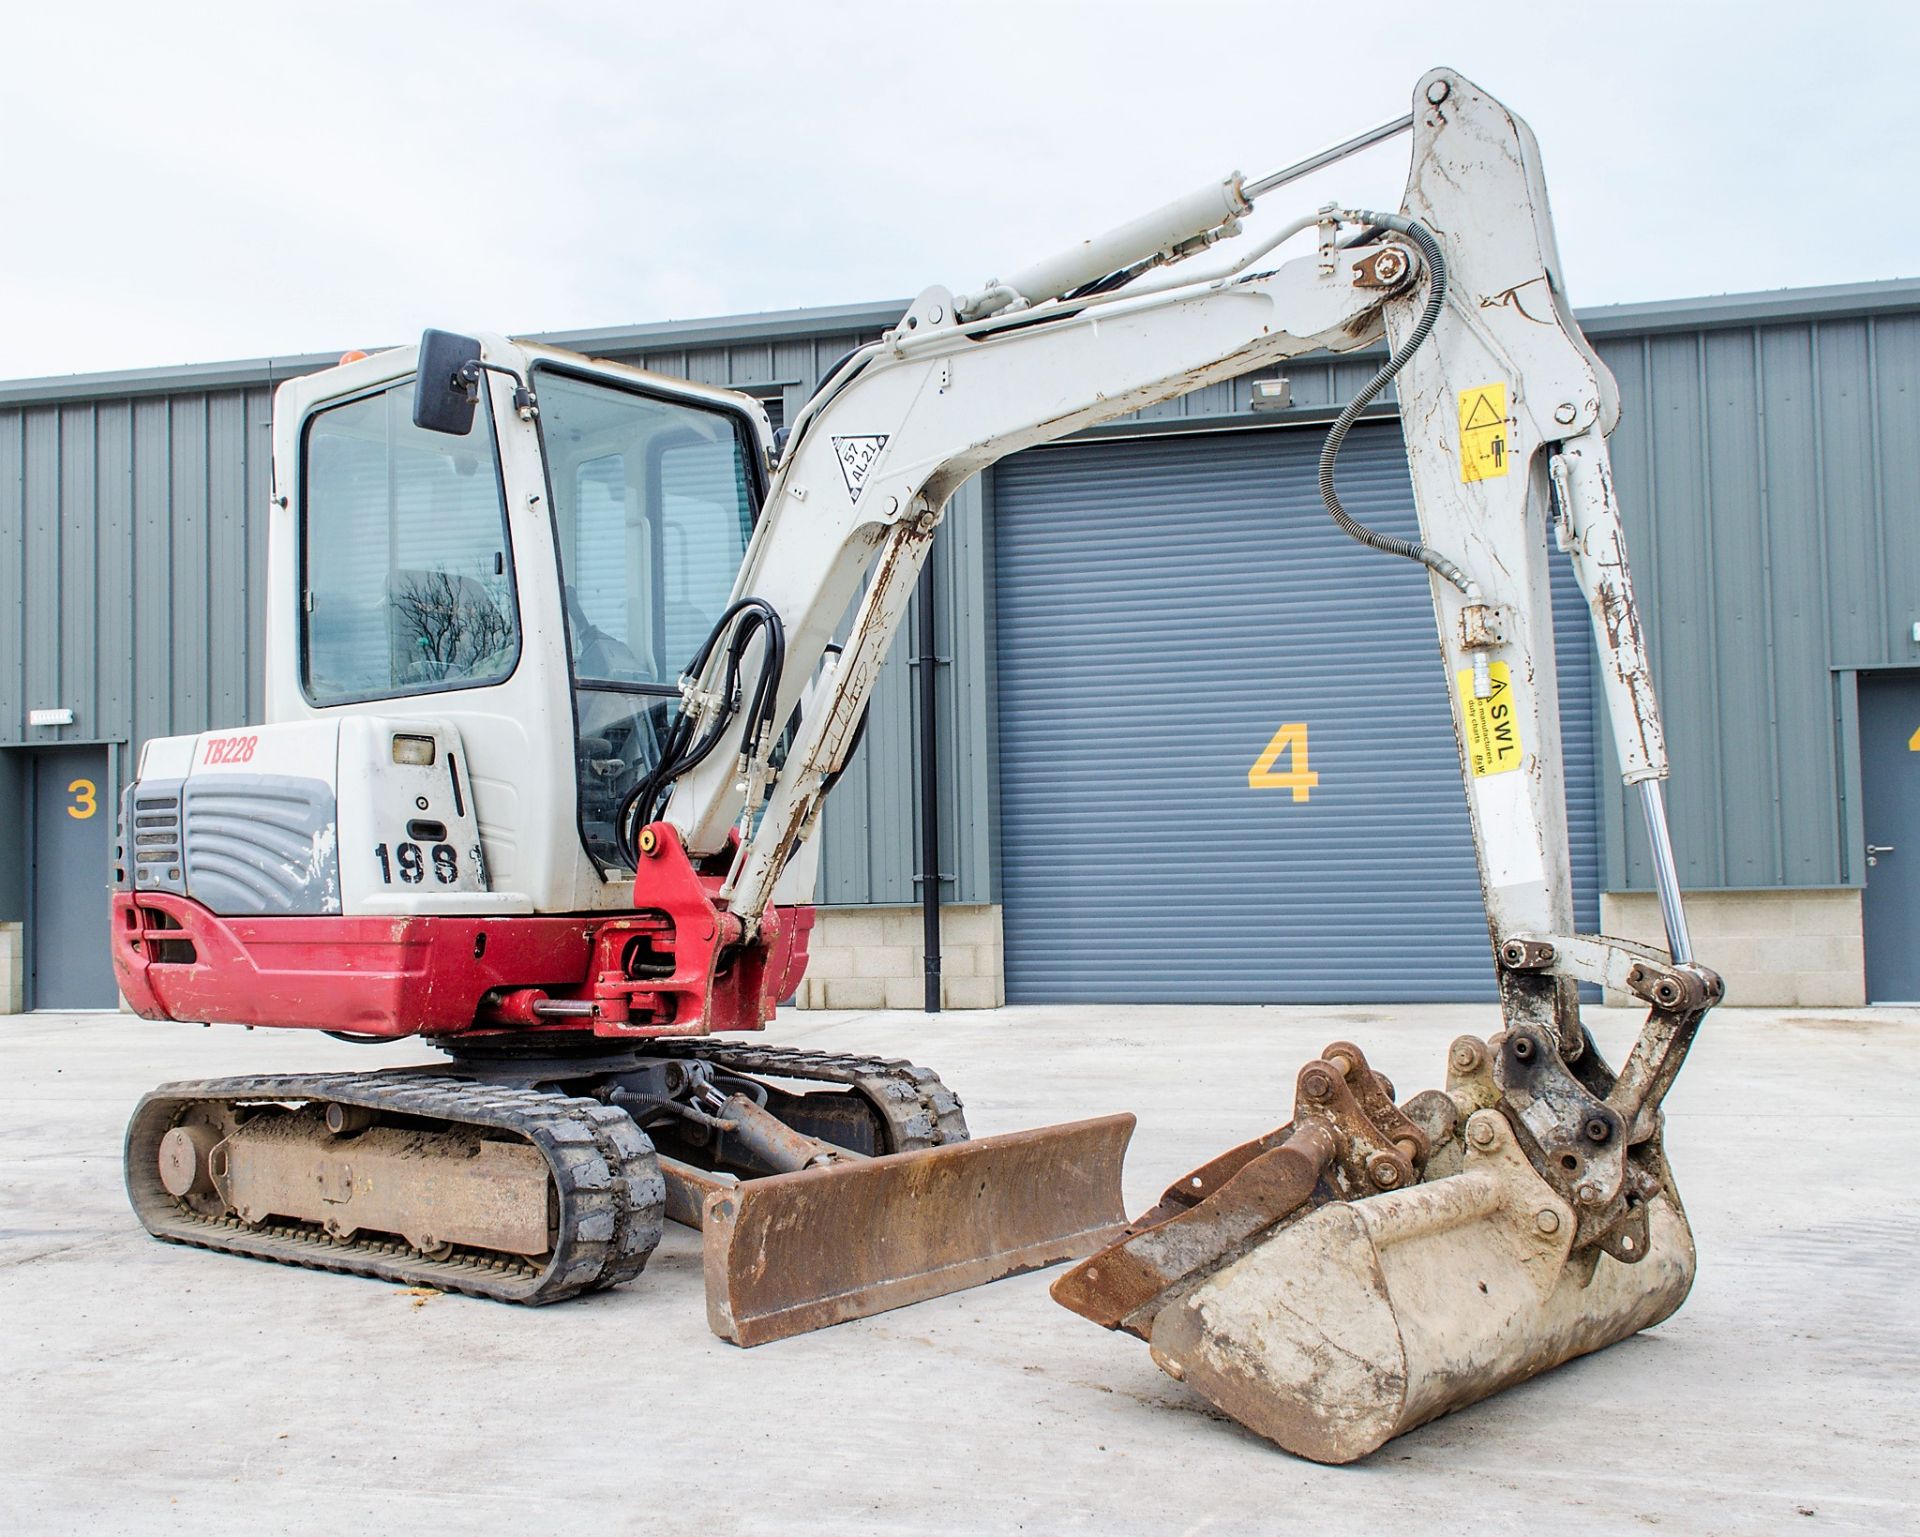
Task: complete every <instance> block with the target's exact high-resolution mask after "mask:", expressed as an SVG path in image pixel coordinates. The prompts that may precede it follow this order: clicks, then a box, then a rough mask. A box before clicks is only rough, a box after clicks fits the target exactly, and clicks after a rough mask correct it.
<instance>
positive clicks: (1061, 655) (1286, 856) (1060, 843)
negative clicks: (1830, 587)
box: [994, 422, 1599, 1003]
mask: <svg viewBox="0 0 1920 1537" xmlns="http://www.w3.org/2000/svg"><path fill="white" fill-rule="evenodd" d="M1319 451H1320V434H1319V433H1318V432H1316V431H1306V432H1301V431H1288V430H1278V431H1268V432H1243V433H1236V434H1232V435H1228V436H1200V437H1184V438H1175V439H1169V438H1150V439H1142V440H1138V441H1134V442H1128V443H1111V444H1108V443H1103V444H1097V445H1085V446H1071V447H1063V448H1053V449H1047V450H1039V451H1036V452H1033V453H1030V454H1025V455H1022V456H1020V457H1019V458H1017V459H1015V460H1011V461H1009V462H1007V463H1005V464H1003V465H1002V466H1000V468H999V470H998V472H997V476H996V500H997V504H998V505H997V513H998V521H997V526H996V528H995V531H994V537H995V549H996V584H995V603H996V606H997V615H998V640H999V648H1000V655H999V672H998V697H999V704H1000V711H999V714H1000V722H999V727H1000V738H999V740H1000V754H1001V757H1000V775H1001V777H1000V792H1001V793H1000V821H1001V826H1000V836H1001V851H1002V864H1001V884H1002V891H1003V894H1004V898H1005V902H1006V925H1005V932H1006V958H1007V959H1006V964H1007V990H1008V996H1009V998H1011V999H1014V1000H1015V1001H1019V1002H1122V1001H1137V1002H1156V1001H1158V1002H1177V1001H1183V1000H1186V1001H1195V1002H1288V1003H1295V1002H1297V1003H1312V1002H1356V1001H1368V1000H1372V1001H1382V1002H1385V1001H1394V1000H1409V999H1456V1000H1464V999H1483V998H1489V997H1491V996H1493V988H1494V972H1493V963H1492V956H1491V951H1490V949H1489V945H1488V939H1487V927H1486V916H1485V910H1484V907H1483V905H1482V903H1481V899H1480V889H1479V879H1478V873H1477V869H1476V866H1475V861H1474V856H1473V846H1472V840H1471V835H1470V833H1469V830H1468V821H1467V810H1466V800H1465V792H1464V790H1463V787H1462V784H1461V779H1460V771H1459V766H1458V758H1457V754H1456V750H1455V747H1454V737H1453V730H1452V725H1451V720H1450V716H1449V713H1448V704H1447V682H1446V678H1445V675H1444V672H1443V670H1442V667H1441V665H1440V662H1439V658H1438V648H1437V643H1436V640H1435V636H1434V628H1433V615H1432V605H1431V600H1430V598H1429V595H1428V584H1427V580H1426V577H1425V574H1424V572H1422V571H1421V570H1420V568H1418V567H1417V566H1414V565H1411V564H1410V563H1407V562H1401V561H1394V560H1391V559H1389V558H1387V557H1385V556H1382V555H1380V554H1378V553H1376V552H1373V551H1370V550H1366V549H1364V548H1362V547H1361V546H1359V545H1357V544H1355V543H1354V542H1353V541H1351V540H1350V539H1348V538H1347V537H1346V536H1345V535H1343V534H1342V533H1340V532H1339V530H1338V529H1337V528H1335V526H1334V525H1333V523H1332V522H1331V521H1330V520H1329V519H1328V518H1327V516H1326V514H1325V510H1324V509H1323V508H1322V506H1321V504H1320V498H1319V493H1318V489H1317V486H1316V473H1315V472H1316V465H1317V461H1318V457H1319ZM1341 489H1342V493H1343V496H1344V498H1345V500H1346V501H1347V504H1348V505H1349V507H1351V508H1352V509H1353V510H1354V511H1355V514H1356V516H1358V517H1360V518H1361V519H1362V520H1363V521H1365V522H1367V523H1369V524H1371V525H1372V526H1374V527H1377V528H1380V529H1382V530H1385V531H1388V532H1391V533H1395V534H1399V535H1403V536H1410V535H1413V534H1415V532H1416V524H1415V518H1414V512H1413V493H1412V487H1411V485H1410V483H1409V480H1408V473H1407V467H1406V459H1405V453H1404V450H1403V449H1402V447H1401V441H1400V434H1399V431H1398V429H1397V428H1396V427H1395V426H1393V425H1392V424H1391V423H1385V422H1381V423H1374V424H1367V425H1363V426H1361V427H1359V428H1357V429H1355V431H1354V433H1353V435H1352V436H1351V438H1350V439H1349V440H1348V445H1347V449H1346V452H1345V454H1344V456H1343V458H1342V461H1341ZM1554 588H1555V605H1556V615H1557V616H1558V618H1559V620H1560V622H1559V623H1558V624H1557V625H1556V632H1557V637H1558V638H1559V639H1560V641H1561V643H1562V649H1563V654H1562V656H1561V659H1560V671H1559V677H1560V683H1561V697H1562V705H1563V708H1562V714H1563V717H1564V718H1565V724H1566V735H1567V742H1566V747H1567V751H1568V753H1569V754H1570V755H1571V756H1572V757H1573V759H1574V762H1573V764H1572V767H1571V772H1570V773H1569V776H1568V779H1569V796H1568V799H1569V822H1570V828H1571V833H1572V836H1571V848H1570V854H1571V859H1572V871H1571V873H1572V876H1573V879H1574V883H1575V889H1576V892H1577V894H1578V900H1577V908H1578V911H1577V914H1576V922H1578V923H1580V924H1582V925H1583V926H1584V927H1586V928H1588V929H1589V930H1591V928H1592V927H1593V926H1594V924H1595V921H1596V918H1597V905H1598V903H1597V885H1598V864H1599V860H1598V834H1597V826H1596V823H1597V811H1596V807H1595V804H1594V784H1593V774H1592V727H1591V723H1590V712H1591V709H1592V699H1593V688H1592V667H1591V658H1592V648H1591V644H1590V642H1589V641H1588V639H1587V635H1586V633H1585V630H1584V628H1583V624H1582V618H1583V613H1582V610H1581V609H1580V608H1579V606H1578V594H1577V590H1576V589H1575V587H1574V585H1573V582H1572V575H1571V570H1570V569H1569V568H1567V567H1566V565H1565V563H1564V562H1562V563H1559V566H1558V568H1557V570H1556V576H1555V583H1554ZM1290 720H1295V721H1303V722H1305V723H1306V724H1307V727H1308V755H1309V760H1310V767H1311V769H1312V771H1313V772H1315V773H1317V774H1318V775H1319V784H1318V786H1317V787H1315V788H1313V789H1312V790H1311V791H1310V792H1309V799H1308V801H1307V802H1306V803H1305V804H1301V803H1298V802H1296V801H1294V800H1293V798H1292V796H1291V795H1290V794H1289V793H1288V792H1287V791H1286V790H1284V789H1262V790H1251V789H1249V788H1248V784H1247V776H1248V772H1249V768H1250V765H1251V764H1252V763H1253V761H1254V759H1255V758H1256V756H1257V755H1258V754H1259V753H1260V751H1261V749H1262V748H1263V747H1264V746H1265V745H1266V744H1267V741H1268V739H1269V737H1271V736H1272V735H1273V734H1274V732H1275V731H1276V730H1278V728H1279V727H1280V725H1281V724H1282V723H1283V722H1286V721H1290ZM1283 766H1284V765H1283Z"/></svg>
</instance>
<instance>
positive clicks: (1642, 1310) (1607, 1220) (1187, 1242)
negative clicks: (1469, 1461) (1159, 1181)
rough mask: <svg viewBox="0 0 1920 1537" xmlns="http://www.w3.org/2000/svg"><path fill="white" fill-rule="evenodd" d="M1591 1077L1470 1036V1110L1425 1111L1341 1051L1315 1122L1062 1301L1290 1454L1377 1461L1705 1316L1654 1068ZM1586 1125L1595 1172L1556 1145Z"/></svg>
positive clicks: (1063, 1290)
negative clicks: (1642, 1335)
mask: <svg viewBox="0 0 1920 1537" xmlns="http://www.w3.org/2000/svg"><path fill="white" fill-rule="evenodd" d="M1716 998H1717V979H1713V981H1712V983H1711V985H1703V986H1702V987H1701V988H1700V989H1699V990H1698V992H1697V994H1696V995H1695V996H1692V997H1691V998H1690V999H1689V1001H1688V1005H1687V1006H1682V1007H1679V1008H1676V1009H1674V1010H1663V1009H1660V1008H1656V1010H1655V1014H1654V1019H1653V1021H1652V1022H1651V1023H1650V1025H1649V1030H1648V1032H1647V1034H1646V1039H1647V1040H1649V1041H1668V1040H1673V1039H1675V1038H1677V1037H1679V1036H1682V1035H1684V1034H1686V1033H1687V1032H1690V1030H1691V1028H1692V1026H1693V1024H1696V1023H1697V1020H1698V1015H1699V1014H1700V1013H1703V1012H1704V1010H1705V1007H1706V1006H1708V1005H1709V1004H1710V1003H1711V1001H1713V1000H1714V999H1716ZM1669 1026H1671V1027H1672V1028H1671V1030H1670V1029H1669V1028H1668V1027H1669ZM1586 1060H1587V1068H1588V1072H1589V1074H1590V1075H1591V1076H1592V1077H1593V1082H1592V1084H1591V1085H1590V1086H1589V1085H1582V1084H1581V1083H1580V1082H1579V1080H1577V1079H1576V1078H1575V1077H1574V1076H1573V1075H1572V1074H1571V1073H1570V1072H1569V1071H1568V1070H1567V1068H1566V1067H1565V1066H1564V1065H1562V1064H1561V1061H1560V1058H1559V1056H1558V1055H1557V1054H1556V1053H1554V1052H1553V1051H1552V1050H1551V1048H1550V1046H1549V1043H1548V1037H1547V1035H1546V1034H1545V1033H1544V1032H1543V1031H1540V1030H1538V1029H1536V1028H1534V1027H1531V1026H1515V1027H1513V1028H1511V1029H1509V1030H1508V1031H1506V1032H1503V1033H1502V1034H1500V1035H1496V1036H1495V1037H1493V1038H1492V1039H1491V1040H1490V1041H1486V1042H1482V1041H1479V1040H1477V1039H1475V1038H1474V1037H1472V1036H1464V1037H1462V1038H1461V1039H1459V1040H1457V1041H1455V1042H1454V1044H1453V1048H1452V1052H1451V1056H1450V1072H1449V1076H1448V1084H1447V1089H1446V1091H1445V1092H1444V1093H1442V1092H1439V1091H1428V1092H1427V1093H1424V1094H1419V1095H1416V1096H1414V1098H1412V1099H1411V1100H1409V1101H1408V1102H1407V1103H1406V1104H1405V1105H1404V1106H1401V1105H1395V1104H1394V1102H1393V1100H1392V1091H1391V1086H1390V1085H1389V1084H1388V1083H1387V1081H1386V1079H1384V1078H1383V1077H1381V1076H1380V1075H1379V1074H1377V1073H1375V1072H1373V1071H1372V1070H1371V1069H1370V1068H1369V1067H1368V1066H1367V1063H1366V1059H1365V1058H1364V1056H1362V1055H1361V1053H1360V1051H1359V1049H1358V1048H1357V1047H1355V1046H1353V1045H1352V1044H1351V1043H1348V1042H1335V1043H1334V1044H1333V1045H1331V1046H1329V1047H1328V1048H1327V1049H1326V1051H1325V1052H1324V1053H1323V1054H1322V1056H1321V1058H1320V1059H1318V1060H1316V1061H1313V1062H1310V1063H1308V1064H1307V1065H1306V1066H1305V1067H1304V1068H1302V1069H1301V1072H1300V1075H1299V1078H1298V1081H1297V1084H1296V1095H1295V1109H1294V1119H1293V1121H1292V1122H1290V1123H1289V1124H1288V1125H1286V1126H1283V1127H1281V1128H1280V1129H1279V1130H1277V1131H1274V1132H1271V1133H1269V1134H1268V1135H1266V1136H1264V1137H1262V1138H1259V1139H1258V1140H1256V1141H1254V1142H1250V1143H1247V1144H1245V1145H1244V1146H1242V1147H1239V1148H1235V1149H1234V1150H1233V1151H1231V1152H1229V1153H1226V1154H1223V1155H1221V1156H1220V1157H1219V1158H1216V1159H1214V1160H1213V1161H1212V1162H1211V1163H1209V1164H1207V1165H1205V1166H1203V1167H1202V1168H1200V1169H1198V1170H1195V1171H1194V1173H1193V1174H1191V1175H1189V1176H1187V1177H1186V1178H1185V1179H1182V1180H1180V1181H1178V1182H1177V1183H1175V1184H1174V1185H1173V1186H1171V1187H1170V1188H1169V1189H1168V1191H1167V1193H1166V1195H1165V1196H1164V1197H1163V1198H1162V1200H1161V1202H1160V1204H1159V1205H1157V1206H1156V1207H1154V1208H1153V1210H1152V1211H1150V1212H1148V1213H1147V1214H1146V1215H1144V1216H1143V1217H1141V1218H1140V1219H1139V1220H1138V1221H1137V1222H1135V1223H1134V1224H1132V1226H1130V1227H1129V1228H1127V1229H1126V1230H1125V1231H1124V1232H1123V1233H1122V1234H1121V1235H1120V1236H1119V1237H1118V1238H1117V1239H1116V1240H1115V1242H1114V1243H1112V1244H1111V1245H1109V1246H1108V1247H1107V1248H1106V1249H1103V1250H1102V1251H1101V1252H1099V1253H1097V1254H1095V1255H1093V1256H1091V1257H1090V1258H1088V1259H1087V1260H1085V1261H1084V1262H1082V1263H1081V1264H1080V1265H1078V1266H1076V1267H1075V1268H1074V1269H1072V1270H1070V1271H1068V1272H1067V1273H1066V1274H1064V1275H1063V1276H1062V1277H1061V1278H1060V1279H1059V1280H1058V1281H1056V1282H1055V1283H1054V1287H1053V1296H1054V1298H1055V1300H1057V1301H1059V1302H1060V1303H1062V1304H1063V1305H1064V1306H1066V1307H1069V1308H1071V1309H1073V1310H1074V1311H1075V1312H1077V1313H1080V1314H1082V1315H1083V1316H1085V1317H1087V1318H1090V1319H1092V1320H1093V1321H1094V1322H1096V1323H1099V1324H1101V1325H1102V1326H1104V1327H1106V1328H1109V1329H1121V1330H1125V1331H1126V1332H1128V1333H1132V1334H1136V1335H1138V1336H1140V1337H1141V1338H1143V1339H1145V1340H1147V1341H1148V1343H1149V1345H1150V1347H1151V1349H1152V1353H1153V1359H1154V1361H1155V1362H1156V1363H1157V1364H1158V1365H1159V1366H1160V1367H1161V1369H1162V1370H1163V1371H1165V1372H1166V1373H1167V1374H1168V1375H1169V1376H1172V1377H1174V1378H1176V1379H1178V1380H1180V1381H1182V1382H1184V1383H1185V1384H1186V1385H1187V1386H1188V1387H1190V1388H1192V1389H1193V1390H1195V1391H1196V1392H1198V1393H1200V1394H1202V1395H1203V1396H1204V1397H1206V1398H1207V1399H1209V1400H1210V1401H1211V1402H1212V1403H1214V1404H1215V1405H1216V1406H1217V1407H1219V1408H1220V1409H1223V1410H1224V1411H1225V1412H1226V1413H1228V1414H1230V1415H1232V1416H1233V1417H1234V1418H1235V1419H1237V1420H1239V1421H1240V1422H1241V1423H1242V1424H1243V1425H1246V1426H1247V1427H1248V1428H1249V1429H1252V1430H1254V1431H1257V1432H1258V1433H1259V1434H1261V1435H1263V1436H1266V1437H1267V1438H1268V1439H1270V1440H1272V1441H1275V1442H1277V1443H1278V1444H1279V1445H1280V1446H1282V1447H1284V1448H1285V1449H1286V1450H1287V1451H1290V1452H1293V1453H1295V1454H1296V1455H1298V1456H1302V1457H1309V1458H1312V1459H1313V1460H1315V1461H1317V1462H1332V1463H1346V1462H1353V1461H1356V1460H1358V1459H1359V1458H1362V1457H1365V1456H1367V1455H1368V1454H1369V1453H1371V1452H1373V1451H1376V1450H1378V1449H1379V1448H1380V1447H1381V1446H1383V1445H1385V1444H1386V1443H1387V1442H1388V1441H1390V1440H1392V1439H1393V1438H1394V1437H1395V1436H1398V1435H1401V1434H1403V1433H1405V1432H1406V1431H1408V1430H1411V1429H1413V1428H1414V1427H1415V1426H1418V1425H1422V1424H1425V1423H1426V1422H1427V1421H1428V1420H1431V1419H1434V1418H1436V1417H1438V1416H1439V1415H1442V1414H1447V1413H1449V1412H1451V1411H1453V1410H1455V1409H1460V1408H1464V1407H1466V1406H1467V1405H1469V1404H1472V1403H1477V1402H1478V1401H1479V1400H1481V1399H1483V1398H1486V1397H1488V1396H1489V1395H1490V1394H1493V1393H1497V1392H1499V1391H1500V1390H1501V1389H1503V1388H1507V1387H1511V1386H1512V1385H1514V1384H1515V1383H1517V1382H1522V1381H1525V1380H1526V1379H1527V1378H1529V1377H1532V1376H1535V1375H1537V1374H1538V1373H1540V1372H1543V1371H1547V1370H1550V1369H1551V1368H1553V1367H1555V1366H1558V1365H1560V1364H1561V1363H1562V1362H1564V1361H1568V1360H1571V1359H1572V1358H1573V1357H1575V1356H1579V1355H1585V1354H1587V1353H1589V1352H1591V1351H1595V1350H1600V1349H1604V1348H1605V1347H1606V1346H1608V1345H1611V1344H1615V1343H1617V1342H1618V1341H1620V1340H1623V1339H1625V1338H1626V1337H1627V1336H1629V1335H1631V1334H1634V1333H1637V1332H1638V1331H1639V1330H1642V1329H1646V1328H1649V1327H1651V1326H1652V1325H1654V1324H1657V1323H1659V1322H1661V1320H1663V1319H1665V1318H1667V1317H1668V1316H1669V1315H1671V1314H1672V1313H1673V1312H1674V1310H1675V1309H1677V1308H1678V1307H1679V1306H1680V1304H1681V1303H1682V1302H1683V1301H1685V1300H1686V1296H1687V1291H1688V1289H1689V1287H1691V1285H1692V1283H1693V1274H1694V1249H1693V1236H1692V1233H1691V1231H1690V1230H1689V1228H1688V1226H1687V1220H1686V1215H1685V1213H1684V1211H1683V1210H1682V1208H1681V1206H1680V1201H1679V1197H1678V1195H1677V1193H1676V1192H1675V1190H1674V1186H1673V1178H1672V1174H1671V1171H1670V1170H1669V1169H1668V1167H1667V1165H1666V1161H1665V1157H1664V1155H1663V1154H1662V1152H1661V1150H1660V1146H1659V1132H1658V1126H1659V1121H1658V1114H1657V1104H1656V1106H1655V1109H1654V1111H1653V1113H1651V1114H1642V1113H1641V1111H1642V1110H1643V1109H1644V1108H1645V1107H1646V1105H1647V1103H1648V1102H1647V1100H1646V1099H1645V1098H1644V1097H1642V1086H1643V1084H1644V1082H1645V1081H1646V1080H1645V1079H1643V1078H1641V1077H1640V1076H1638V1075H1637V1073H1636V1069H1635V1064H1636V1063H1637V1062H1639V1061H1641V1060H1642V1059H1641V1058H1640V1057H1638V1056H1636V1058H1635V1059H1634V1060H1633V1061H1630V1063H1629V1068H1628V1071H1627V1072H1624V1073H1622V1074H1621V1076H1620V1078H1619V1079H1618V1080H1613V1079H1612V1078H1611V1075H1610V1074H1605V1075H1604V1077H1603V1076H1601V1074H1602V1072H1603V1070H1601V1069H1599V1068H1598V1063H1597V1054H1595V1055H1594V1056H1591V1057H1588V1058H1587V1059H1586ZM1603 1090H1615V1091H1616V1092H1613V1093H1610V1094H1603V1093H1602V1092H1601V1091H1603ZM1583 1095H1584V1096H1585V1097H1584V1099H1583V1098H1582V1096H1583ZM1569 1107H1572V1108H1573V1111H1574V1113H1573V1115H1572V1117H1571V1119H1572V1121H1573V1123H1574V1126H1575V1128H1576V1135H1577V1136H1578V1137H1580V1138H1581V1139H1583V1140H1584V1143H1585V1146H1584V1149H1582V1150H1580V1151H1575V1150H1573V1144H1570V1143H1564V1142H1556V1141H1555V1140H1554V1132H1555V1127H1556V1126H1557V1125H1558V1124H1559V1123H1560V1122H1561V1121H1565V1120H1567V1119H1568V1113H1567V1112H1568V1108H1569ZM1529 1142H1530V1143H1531V1146H1529V1145H1528V1144H1529ZM1608 1144H1612V1146H1611V1149H1609V1146H1608ZM1610 1151H1611V1154H1612V1155H1613V1162H1612V1164H1611V1165H1609V1161H1608V1159H1609V1152H1610ZM1540 1165H1545V1166H1546V1167H1547V1168H1548V1169H1549V1170H1551V1171H1552V1174H1553V1175H1554V1178H1552V1179H1549V1178H1548V1177H1546V1176H1545V1175H1543V1173H1542V1171H1541V1167H1540ZM1610 1166H1611V1167H1613V1168H1614V1169H1615V1170H1616V1171H1617V1183H1616V1184H1609V1183H1608V1179H1609V1176H1608V1174H1607V1172H1606V1170H1607V1169H1608V1167H1610Z"/></svg>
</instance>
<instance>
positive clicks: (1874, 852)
mask: <svg viewBox="0 0 1920 1537" xmlns="http://www.w3.org/2000/svg"><path fill="white" fill-rule="evenodd" d="M1892 852H1893V845H1892V844H1891V843H1869V844H1868V845H1867V863H1868V864H1869V865H1877V864H1879V863H1880V856H1881V855H1882V854H1891V853H1892Z"/></svg>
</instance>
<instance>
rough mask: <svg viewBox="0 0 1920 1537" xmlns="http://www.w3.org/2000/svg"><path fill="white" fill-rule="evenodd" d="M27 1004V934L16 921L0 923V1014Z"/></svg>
mask: <svg viewBox="0 0 1920 1537" xmlns="http://www.w3.org/2000/svg"><path fill="white" fill-rule="evenodd" d="M26 1006H27V935H26V930H25V929H24V928H23V927H22V926H21V925H20V924H17V923H0V1014H19V1013H22V1012H23V1011H24V1010H25V1009H26Z"/></svg>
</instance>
